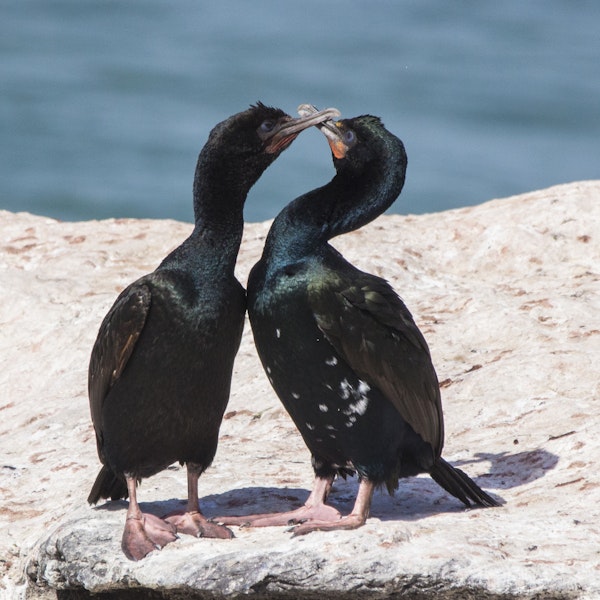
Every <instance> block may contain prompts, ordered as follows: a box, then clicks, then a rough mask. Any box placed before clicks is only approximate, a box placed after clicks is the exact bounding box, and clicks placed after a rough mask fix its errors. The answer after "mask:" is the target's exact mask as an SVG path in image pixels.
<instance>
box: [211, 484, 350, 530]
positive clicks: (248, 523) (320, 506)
mask: <svg viewBox="0 0 600 600" xmlns="http://www.w3.org/2000/svg"><path fill="white" fill-rule="evenodd" d="M332 484H333V477H327V478H323V477H317V478H315V483H314V485H313V489H312V492H311V493H310V496H309V497H308V499H307V500H306V502H305V504H304V506H301V507H300V508H297V509H296V510H292V511H288V512H281V513H266V514H257V515H247V516H243V517H236V516H230V517H215V518H214V519H213V521H216V522H218V523H225V525H241V526H244V527H271V526H277V525H292V524H294V523H301V522H303V521H306V520H307V519H319V520H325V521H338V520H339V519H340V518H341V515H340V513H339V511H337V510H336V509H335V508H333V506H329V505H328V504H325V501H326V500H327V496H328V495H329V492H330V490H331V485H332Z"/></svg>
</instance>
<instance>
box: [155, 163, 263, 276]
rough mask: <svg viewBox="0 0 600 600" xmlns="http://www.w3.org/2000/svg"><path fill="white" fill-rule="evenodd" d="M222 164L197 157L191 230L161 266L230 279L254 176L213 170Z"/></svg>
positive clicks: (224, 170) (226, 167) (226, 168)
mask: <svg viewBox="0 0 600 600" xmlns="http://www.w3.org/2000/svg"><path fill="white" fill-rule="evenodd" d="M223 162H224V161H215V160H212V161H211V160H208V159H207V158H206V157H204V156H203V155H202V154H201V155H200V157H199V160H198V165H197V167H196V175H195V178H194V221H195V222H194V230H193V231H192V233H191V235H190V236H189V237H188V238H187V239H186V240H185V241H184V242H183V244H181V246H179V247H178V248H177V249H175V250H174V251H173V253H172V254H171V255H170V256H169V257H167V259H166V260H165V261H164V262H165V263H169V264H171V265H173V264H174V265H175V266H179V265H185V266H186V268H193V269H194V270H195V271H197V272H198V274H201V273H203V272H205V271H210V272H211V273H212V274H213V276H214V275H216V274H217V273H221V274H225V275H228V276H229V275H230V276H233V272H234V269H235V263H236V259H237V254H238V251H239V249H240V244H241V241H242V235H243V231H244V202H245V200H246V196H247V195H248V192H249V190H250V188H251V187H252V185H253V184H254V182H255V180H256V179H257V177H256V178H251V177H248V176H245V174H244V173H239V172H238V173H232V172H230V171H231V169H230V168H229V167H228V166H225V167H224V168H223V167H221V168H219V169H216V168H215V165H216V164H220V165H223ZM225 165H226V163H225ZM163 264H164V263H163Z"/></svg>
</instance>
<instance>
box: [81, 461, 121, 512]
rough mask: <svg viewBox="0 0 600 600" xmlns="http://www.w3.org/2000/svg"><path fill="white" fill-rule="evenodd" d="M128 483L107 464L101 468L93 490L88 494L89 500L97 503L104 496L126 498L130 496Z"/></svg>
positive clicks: (91, 502) (114, 498) (115, 498)
mask: <svg viewBox="0 0 600 600" xmlns="http://www.w3.org/2000/svg"><path fill="white" fill-rule="evenodd" d="M128 495H129V494H128V492H127V483H126V482H125V478H124V477H123V476H121V475H117V474H116V473H113V471H111V470H110V469H109V468H108V467H107V466H106V465H104V466H103V467H102V468H101V469H100V473H98V477H96V481H95V482H94V485H93V486H92V491H91V492H90V495H89V496H88V499H87V501H88V502H89V503H90V504H96V503H97V502H99V501H100V500H101V499H102V498H110V499H111V500H119V499H121V498H123V499H125V498H127V496H128Z"/></svg>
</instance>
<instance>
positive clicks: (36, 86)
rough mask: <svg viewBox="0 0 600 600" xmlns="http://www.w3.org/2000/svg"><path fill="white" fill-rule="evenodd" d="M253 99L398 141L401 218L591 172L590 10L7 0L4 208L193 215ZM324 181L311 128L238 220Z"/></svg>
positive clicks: (598, 138) (599, 21)
mask: <svg viewBox="0 0 600 600" xmlns="http://www.w3.org/2000/svg"><path fill="white" fill-rule="evenodd" d="M256 100H262V101H263V102H265V103H267V104H272V105H276V106H280V107H281V108H283V109H285V110H286V111H288V112H290V113H294V111H295V109H296V107H297V105H298V104H300V103H303V102H311V103H313V104H316V105H317V106H320V107H325V106H336V107H338V108H339V109H340V110H341V111H342V113H343V114H344V115H345V116H355V115H357V114H362V113H367V112H368V113H371V114H376V115H379V116H381V117H382V118H383V120H384V122H385V123H386V125H387V127H388V128H389V129H390V130H391V131H393V132H394V133H396V134H397V135H398V136H399V137H401V138H402V139H403V140H404V143H405V145H406V148H407V152H408V157H409V166H408V174H407V183H406V186H405V189H404V191H403V193H402V195H401V197H400V199H399V200H398V201H397V202H396V204H395V205H394V207H393V209H392V212H402V213H422V212H431V211H438V210H443V209H446V208H452V207H457V206H465V205H472V204H477V203H480V202H483V201H485V200H488V199H490V198H494V197H502V196H506V195H510V194H515V193H521V192H525V191H529V190H532V189H537V188H541V187H546V186H549V185H553V184H556V183H563V182H569V181H573V180H578V179H595V178H599V177H600V2H597V1H595V0H594V1H588V2H585V1H582V2H569V1H567V0H565V1H558V0H547V1H544V2H542V1H530V2H523V1H522V0H519V1H517V0H508V1H505V2H466V1H457V2H452V3H450V2H440V1H438V2H434V1H432V0H418V1H417V0H415V1H412V2H402V1H399V0H397V1H393V2H392V1H387V2H386V1H372V2H347V1H346V2H342V1H336V2H323V1H322V0H320V1H316V0H305V1H304V2H285V1H279V2H275V1H269V2H267V1H265V0H252V1H248V0H234V1H226V0H224V1H222V2H203V1H200V0H180V1H177V2H171V1H167V0H153V1H149V0H144V1H130V2H117V1H100V0H98V1H90V0H62V1H52V0H38V1H29V0H14V1H9V0H2V1H1V3H0V140H1V144H0V208H4V209H9V210H13V211H22V210H24V211H29V212H33V213H36V214H43V215H50V216H53V217H56V218H60V219H65V220H79V219H99V218H105V217H118V216H128V217H151V218H155V217H156V218H163V217H171V218H175V219H180V220H186V221H191V220H192V199H191V189H192V177H193V173H194V167H195V162H196V158H197V155H198V152H199V150H200V148H201V147H202V145H203V144H204V142H205V141H206V138H207V135H208V132H209V131H210V129H211V128H212V126H213V125H214V124H215V123H217V122H218V121H220V120H222V119H224V118H226V117H227V116H229V115H230V114H233V113H235V112H238V111H240V110H243V109H245V108H246V107H247V106H248V105H249V104H251V103H253V102H255V101H256ZM332 173H333V169H332V166H331V161H330V154H329V150H328V147H327V145H326V144H325V141H324V139H323V138H322V136H321V135H320V134H319V133H318V132H317V131H316V130H311V131H308V132H305V133H304V134H303V135H302V136H301V137H300V138H299V139H298V140H297V141H296V142H295V143H294V145H293V146H292V147H291V148H290V149H289V150H288V151H286V152H285V153H284V154H283V155H282V156H281V157H280V158H279V160H278V161H277V162H276V163H275V164H274V165H273V166H272V167H271V168H270V169H269V170H268V171H267V172H266V173H265V175H264V176H263V178H262V179H261V180H260V181H259V183H258V184H257V185H256V186H255V188H254V189H253V190H252V192H251V194H250V196H249V198H248V202H247V204H246V218H247V219H248V220H250V221H259V220H263V219H267V218H270V217H273V216H274V215H275V214H276V213H277V212H278V210H279V209H280V208H281V207H282V206H283V205H284V204H286V203H287V202H288V201H289V200H291V199H292V198H293V197H295V196H297V195H299V194H301V193H303V192H304V191H307V190H308V189H311V188H313V187H316V186H318V185H321V184H323V183H324V182H326V181H327V180H328V179H329V178H330V177H331V176H332Z"/></svg>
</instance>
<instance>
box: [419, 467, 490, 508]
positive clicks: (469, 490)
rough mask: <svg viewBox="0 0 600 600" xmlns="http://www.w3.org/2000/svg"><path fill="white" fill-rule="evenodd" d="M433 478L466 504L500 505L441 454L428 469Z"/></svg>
mask: <svg viewBox="0 0 600 600" xmlns="http://www.w3.org/2000/svg"><path fill="white" fill-rule="evenodd" d="M429 474H430V475H431V477H432V478H433V480H434V481H435V482H436V483H438V484H439V485H441V486H442V487H443V488H444V489H445V490H446V491H447V492H448V493H449V494H452V495H453V496H454V497H456V498H458V499H459V500H460V501H461V502H463V503H464V504H465V505H466V506H471V505H472V504H478V505H479V506H501V503H500V502H498V501H497V500H494V498H492V497H491V496H490V495H489V494H486V493H485V492H484V491H483V490H482V489H481V488H480V487H479V486H478V485H477V484H476V483H475V482H474V481H473V480H472V479H471V478H470V477H469V476H468V475H467V474H466V473H463V472H462V471H461V470H460V469H457V468H456V467H453V466H452V465H451V464H450V463H447V462H446V461H445V460H444V459H443V458H442V457H441V456H440V458H438V459H437V460H436V461H435V464H434V465H433V468H432V469H431V470H430V471H429Z"/></svg>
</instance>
